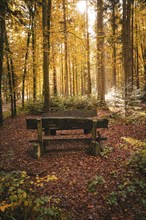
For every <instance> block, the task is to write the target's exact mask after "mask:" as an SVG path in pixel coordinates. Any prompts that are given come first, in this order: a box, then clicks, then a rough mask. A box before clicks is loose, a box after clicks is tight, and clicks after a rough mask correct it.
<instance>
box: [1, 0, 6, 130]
mask: <svg viewBox="0 0 146 220" xmlns="http://www.w3.org/2000/svg"><path fill="white" fill-rule="evenodd" d="M0 15H1V16H0V126H2V125H3V112H2V75H3V49H4V25H5V3H4V1H3V0H1V1H0Z"/></svg>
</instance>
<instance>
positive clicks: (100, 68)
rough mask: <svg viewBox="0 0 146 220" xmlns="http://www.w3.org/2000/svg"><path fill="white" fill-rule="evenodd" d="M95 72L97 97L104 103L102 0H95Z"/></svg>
mask: <svg viewBox="0 0 146 220" xmlns="http://www.w3.org/2000/svg"><path fill="white" fill-rule="evenodd" d="M97 74H98V85H97V87H98V99H99V101H100V103H101V104H102V103H105V68H104V31H103V0H97Z"/></svg>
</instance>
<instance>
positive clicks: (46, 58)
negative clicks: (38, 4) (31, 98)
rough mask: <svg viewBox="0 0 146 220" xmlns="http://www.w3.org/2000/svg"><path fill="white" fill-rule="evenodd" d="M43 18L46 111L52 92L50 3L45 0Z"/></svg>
mask: <svg viewBox="0 0 146 220" xmlns="http://www.w3.org/2000/svg"><path fill="white" fill-rule="evenodd" d="M42 19H43V21H42V22H43V82H44V84H43V96H44V111H46V112H47V111H49V108H50V103H49V102H50V92H49V63H48V62H49V48H48V46H49V38H48V34H50V33H48V5H47V1H46V0H43V4H42Z"/></svg>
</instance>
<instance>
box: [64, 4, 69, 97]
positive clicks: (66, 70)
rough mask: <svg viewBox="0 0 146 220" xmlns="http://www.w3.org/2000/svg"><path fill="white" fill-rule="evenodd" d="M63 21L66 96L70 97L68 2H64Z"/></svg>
mask: <svg viewBox="0 0 146 220" xmlns="http://www.w3.org/2000/svg"><path fill="white" fill-rule="evenodd" d="M63 20H64V27H63V28H64V49H65V57H64V58H65V95H66V96H68V93H69V92H68V45H67V22H66V2H65V0H63Z"/></svg>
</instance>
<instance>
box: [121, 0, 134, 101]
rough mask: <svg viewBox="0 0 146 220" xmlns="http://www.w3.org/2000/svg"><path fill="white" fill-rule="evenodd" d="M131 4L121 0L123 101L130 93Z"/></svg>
mask: <svg viewBox="0 0 146 220" xmlns="http://www.w3.org/2000/svg"><path fill="white" fill-rule="evenodd" d="M131 4H132V1H131V0H123V27H122V45H123V48H122V50H123V66H124V77H125V100H127V98H128V96H129V95H130V93H131V91H132V39H131ZM125 104H126V103H125Z"/></svg>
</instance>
